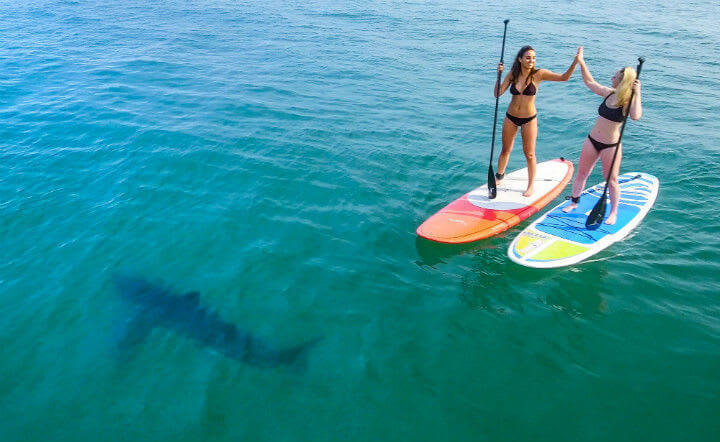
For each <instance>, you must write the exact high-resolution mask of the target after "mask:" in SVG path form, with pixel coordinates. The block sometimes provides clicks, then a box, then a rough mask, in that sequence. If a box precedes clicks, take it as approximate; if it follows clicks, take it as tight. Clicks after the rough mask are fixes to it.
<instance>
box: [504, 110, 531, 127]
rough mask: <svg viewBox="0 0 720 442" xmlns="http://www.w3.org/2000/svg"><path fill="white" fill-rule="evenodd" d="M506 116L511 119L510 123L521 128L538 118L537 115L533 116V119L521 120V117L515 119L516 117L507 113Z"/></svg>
mask: <svg viewBox="0 0 720 442" xmlns="http://www.w3.org/2000/svg"><path fill="white" fill-rule="evenodd" d="M505 116H506V117H508V119H509V120H510V121H512V122H513V124H514V125H515V126H518V127H520V126H522V125H523V124H525V123H529V122H531V121H532V120H534V119H535V117H537V114H535V115H533V116H532V117H527V118H520V117H515V116H513V115H510V114H509V113H507V112H505Z"/></svg>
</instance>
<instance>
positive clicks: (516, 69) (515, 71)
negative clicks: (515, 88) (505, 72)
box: [510, 45, 537, 85]
mask: <svg viewBox="0 0 720 442" xmlns="http://www.w3.org/2000/svg"><path fill="white" fill-rule="evenodd" d="M534 50H535V49H533V47H532V46H530V45H526V46H523V47H521V48H520V50H519V51H518V53H517V55H516V56H515V62H514V63H513V65H512V70H511V71H510V80H511V81H510V82H511V83H515V80H517V79H518V78H520V68H521V66H520V61H518V58H523V56H524V55H525V53H526V52H527V51H534ZM535 72H537V69H535V68H534V67H532V68H530V75H528V76H527V78H526V79H525V85H527V84H528V83H530V81H532V77H533V75H535Z"/></svg>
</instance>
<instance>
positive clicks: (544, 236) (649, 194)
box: [508, 172, 660, 268]
mask: <svg viewBox="0 0 720 442" xmlns="http://www.w3.org/2000/svg"><path fill="white" fill-rule="evenodd" d="M618 181H619V183H620V204H618V215H617V222H616V223H615V224H613V225H608V224H605V223H603V224H602V225H601V226H600V228H598V229H597V230H588V229H587V228H585V220H586V219H587V216H588V214H589V213H590V211H591V210H592V209H593V207H595V204H597V202H598V199H600V197H601V196H602V193H603V188H604V187H605V183H600V184H598V185H596V186H594V187H591V188H589V189H587V190H586V191H585V192H583V193H582V195H581V197H580V204H579V205H578V206H577V208H575V209H574V210H573V211H572V212H570V213H564V212H563V211H562V209H563V208H564V207H566V206H567V205H568V204H570V201H565V202H563V203H562V204H560V205H559V206H557V207H555V208H554V209H552V210H551V211H549V212H548V213H546V214H545V215H543V216H542V217H540V218H539V219H538V220H537V221H535V222H534V223H532V224H531V225H529V226H528V227H527V228H526V229H525V230H523V231H522V232H521V233H520V235H518V236H517V238H515V239H514V240H513V242H512V244H510V248H509V249H508V256H509V257H510V259H511V260H513V261H515V262H516V263H518V264H522V265H524V266H527V267H539V268H547V267H562V266H567V265H571V264H575V263H578V262H580V261H582V260H584V259H586V258H588V257H590V256H592V255H594V254H596V253H597V252H599V251H601V250H603V249H604V248H606V247H607V246H609V245H610V244H612V243H614V242H616V241H620V240H622V239H623V238H625V237H626V236H627V235H628V234H629V233H630V231H631V230H632V229H634V228H635V226H637V225H638V224H639V223H640V221H642V219H643V218H644V217H645V215H646V214H647V213H648V211H649V210H650V208H651V207H652V206H653V204H655V198H656V197H657V193H658V188H659V187H660V183H659V182H658V179H657V178H655V177H654V176H652V175H648V174H646V173H639V172H631V173H624V174H622V175H620V176H619V177H618ZM607 205H608V207H607V212H606V217H607V214H608V213H610V202H609V201H608V203H607Z"/></svg>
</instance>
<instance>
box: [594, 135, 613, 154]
mask: <svg viewBox="0 0 720 442" xmlns="http://www.w3.org/2000/svg"><path fill="white" fill-rule="evenodd" d="M588 140H590V142H591V143H592V145H593V147H594V148H595V150H597V151H598V152H600V151H601V150H603V149H610V148H611V147H615V146H617V145H618V144H620V143H613V144H605V143H601V142H599V141H598V140H596V139H595V138H593V137H591V136H590V135H588Z"/></svg>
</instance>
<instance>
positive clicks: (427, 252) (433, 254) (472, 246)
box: [415, 236, 497, 267]
mask: <svg viewBox="0 0 720 442" xmlns="http://www.w3.org/2000/svg"><path fill="white" fill-rule="evenodd" d="M415 249H416V250H417V253H418V256H420V260H418V261H415V263H416V264H417V265H420V266H430V267H435V266H436V265H438V264H447V263H448V262H449V261H450V259H452V258H455V257H458V256H460V255H465V254H472V253H476V252H478V251H480V250H483V249H492V250H497V244H495V243H491V242H489V241H487V240H485V241H482V240H481V241H475V242H470V243H463V244H444V243H438V242H434V241H430V240H427V239H425V238H421V237H419V236H417V237H416V238H415Z"/></svg>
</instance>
